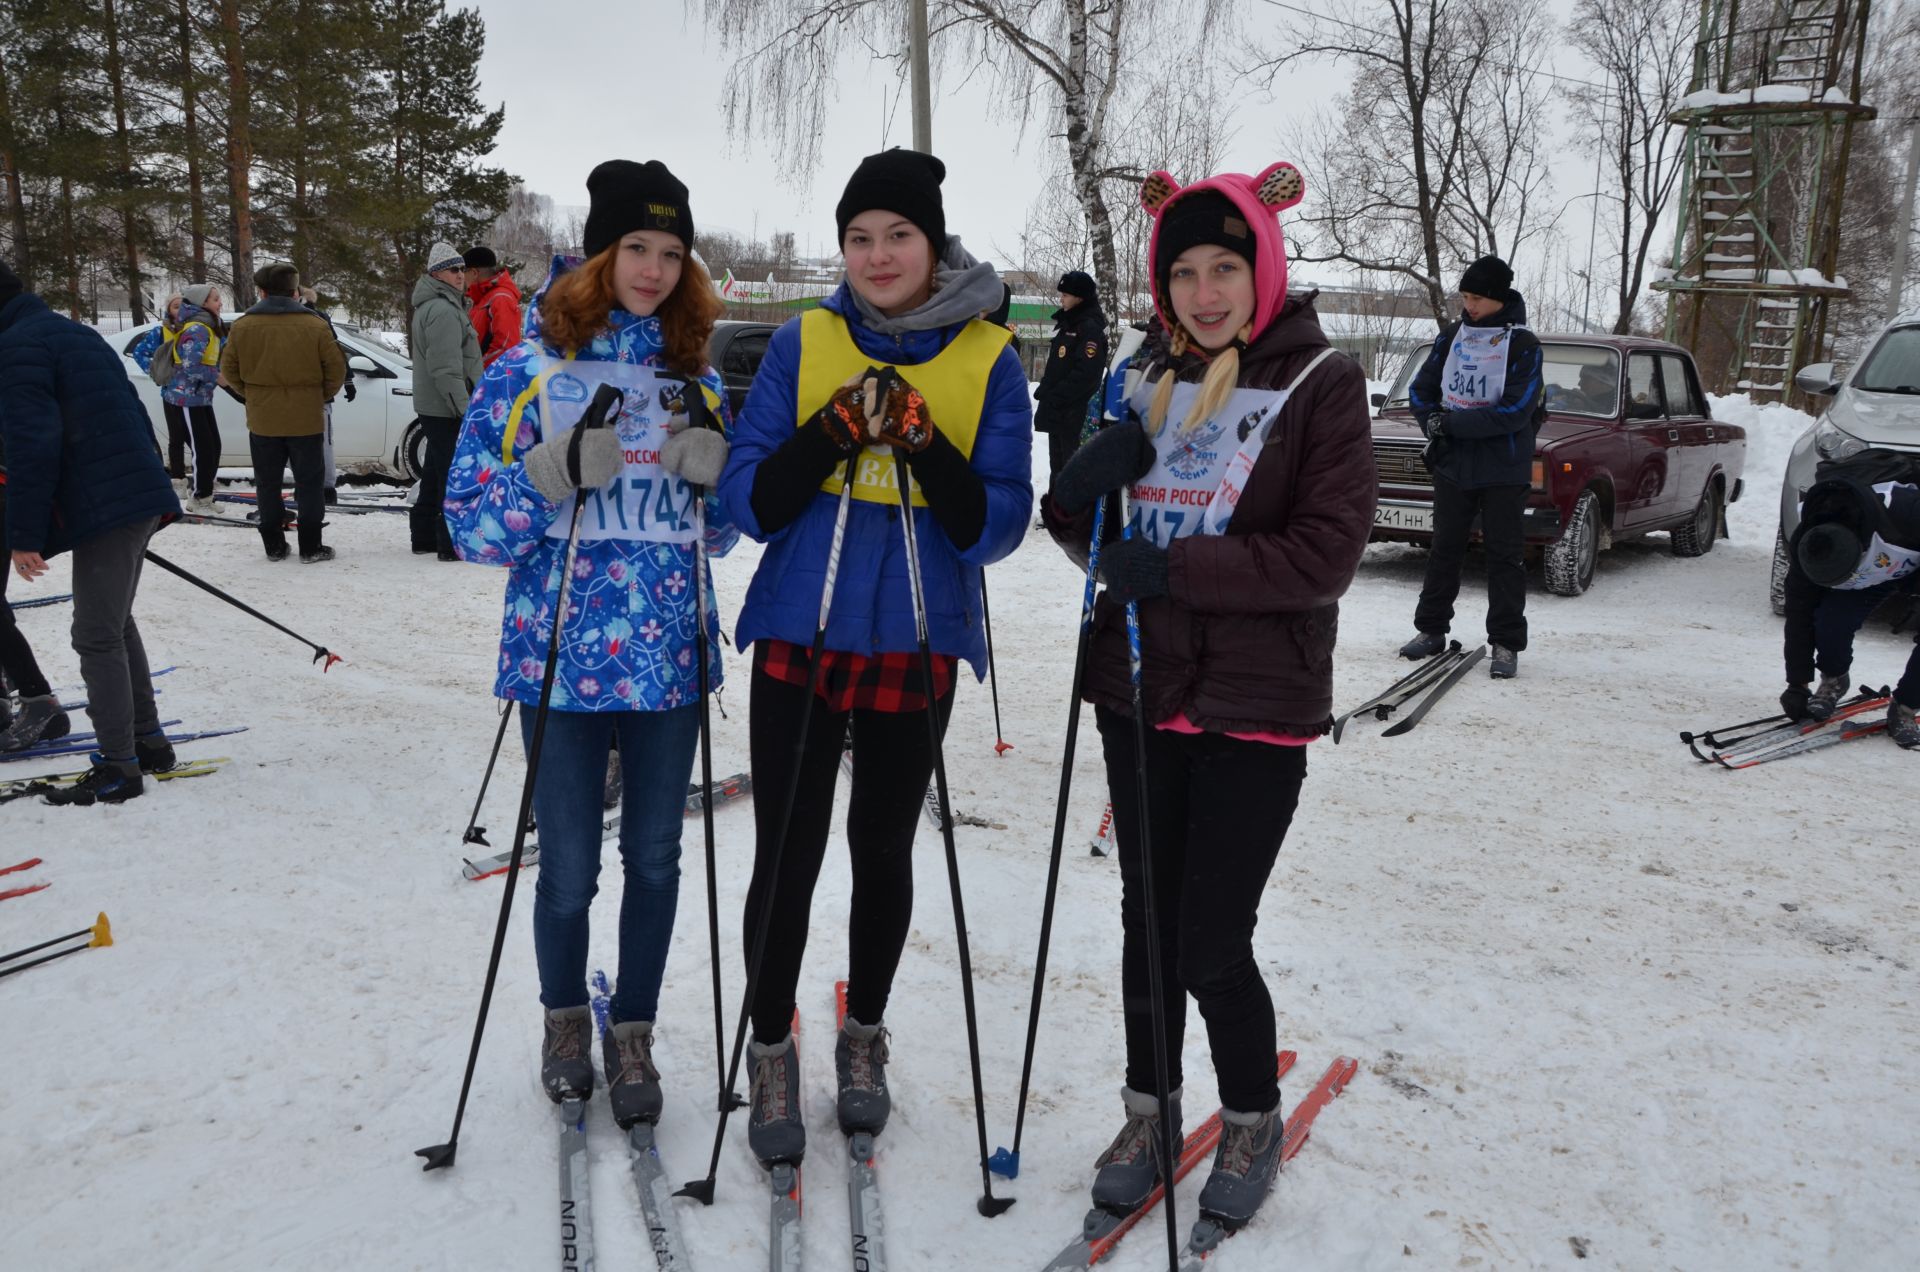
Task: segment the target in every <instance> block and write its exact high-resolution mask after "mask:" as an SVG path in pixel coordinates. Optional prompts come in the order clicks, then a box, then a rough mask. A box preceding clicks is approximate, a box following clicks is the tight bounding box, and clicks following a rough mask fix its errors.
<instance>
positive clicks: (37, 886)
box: [0, 883, 53, 901]
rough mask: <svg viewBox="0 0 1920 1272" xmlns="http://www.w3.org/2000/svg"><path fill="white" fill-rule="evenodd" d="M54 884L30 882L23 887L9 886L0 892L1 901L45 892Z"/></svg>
mask: <svg viewBox="0 0 1920 1272" xmlns="http://www.w3.org/2000/svg"><path fill="white" fill-rule="evenodd" d="M52 886H53V885H52V884H51V883H30V884H27V885H26V886H25V887H21V888H8V889H7V890H6V891H5V892H0V901H11V900H13V899H14V898H15V897H24V896H27V895H28V894H30V893H34V892H44V891H46V890H47V889H48V888H51V887H52Z"/></svg>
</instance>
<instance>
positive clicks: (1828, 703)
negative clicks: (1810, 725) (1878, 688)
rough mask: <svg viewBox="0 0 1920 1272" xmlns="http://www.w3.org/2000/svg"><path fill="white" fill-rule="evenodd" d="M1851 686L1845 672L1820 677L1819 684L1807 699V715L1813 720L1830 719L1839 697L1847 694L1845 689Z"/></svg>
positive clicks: (1851, 682)
mask: <svg viewBox="0 0 1920 1272" xmlns="http://www.w3.org/2000/svg"><path fill="white" fill-rule="evenodd" d="M1851 688H1853V681H1852V680H1851V679H1850V678H1849V677H1848V676H1847V673H1846V672H1844V671H1843V672H1841V673H1840V674H1839V675H1837V676H1822V677H1820V685H1819V687H1818V688H1816V689H1815V690H1814V691H1813V696H1812V697H1811V698H1808V699H1807V715H1809V716H1810V717H1812V718H1813V719H1815V720H1830V719H1832V718H1833V709H1834V708H1835V707H1837V706H1839V705H1840V699H1842V698H1844V697H1846V696H1847V690H1849V689H1851Z"/></svg>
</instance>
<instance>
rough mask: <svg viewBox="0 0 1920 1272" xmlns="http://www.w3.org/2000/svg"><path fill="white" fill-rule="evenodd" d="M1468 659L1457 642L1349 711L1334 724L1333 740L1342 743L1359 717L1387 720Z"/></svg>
mask: <svg viewBox="0 0 1920 1272" xmlns="http://www.w3.org/2000/svg"><path fill="white" fill-rule="evenodd" d="M1465 656H1466V655H1464V654H1462V653H1461V652H1460V642H1459V641H1457V640H1456V641H1453V642H1452V643H1450V644H1449V645H1448V646H1447V647H1446V648H1445V649H1444V650H1442V651H1441V652H1440V653H1438V654H1435V655H1434V656H1433V657H1431V658H1428V659H1426V660H1424V661H1423V662H1421V664H1420V665H1419V666H1418V667H1415V668H1414V669H1413V670H1412V671H1410V672H1408V673H1407V674H1406V675H1404V676H1402V677H1400V679H1398V680H1396V681H1394V682H1393V683H1392V684H1390V685H1388V686H1387V687H1386V688H1385V689H1382V690H1381V691H1380V692H1379V693H1377V694H1375V695H1374V696H1373V697H1371V698H1368V699H1367V700H1366V701H1365V702H1363V703H1361V704H1360V705H1359V706H1357V707H1355V708H1354V709H1353V710H1351V711H1349V712H1347V713H1346V714H1345V715H1343V716H1341V717H1340V718H1339V719H1338V720H1335V721H1334V722H1333V740H1334V742H1335V744H1336V745H1337V744H1338V743H1339V741H1340V734H1341V733H1342V732H1343V731H1344V730H1345V729H1346V727H1347V721H1349V720H1351V719H1353V717H1355V716H1357V715H1366V714H1368V713H1369V712H1371V713H1372V715H1373V718H1374V719H1376V720H1384V719H1386V718H1387V717H1388V716H1390V715H1392V714H1393V713H1394V709H1395V708H1397V707H1400V706H1402V705H1404V704H1405V703H1406V701H1407V699H1409V698H1411V697H1413V696H1414V695H1415V694H1417V693H1419V692H1420V691H1421V690H1422V689H1425V688H1426V687H1427V686H1428V685H1431V684H1432V683H1433V682H1434V681H1436V680H1438V679H1440V677H1442V676H1444V675H1445V674H1446V673H1447V672H1448V671H1450V670H1452V668H1453V666H1454V664H1456V663H1458V662H1459V661H1460V660H1461V659H1462V658H1464V657H1465Z"/></svg>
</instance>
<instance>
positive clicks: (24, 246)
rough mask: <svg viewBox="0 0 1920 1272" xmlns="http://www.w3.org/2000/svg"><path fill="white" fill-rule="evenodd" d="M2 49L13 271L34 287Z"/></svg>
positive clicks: (3, 166) (2, 124)
mask: <svg viewBox="0 0 1920 1272" xmlns="http://www.w3.org/2000/svg"><path fill="white" fill-rule="evenodd" d="M4 53H5V50H0V179H4V180H5V182H6V186H7V217H8V219H9V220H10V221H12V223H13V271H14V273H16V274H18V275H20V281H21V282H22V283H24V284H25V285H26V287H27V289H28V290H29V291H31V290H32V289H33V251H32V248H31V245H30V244H29V243H28V240H27V201H26V195H25V193H24V192H23V191H22V190H21V188H20V158H19V139H18V138H17V136H16V135H15V133H14V123H13V94H12V90H11V86H10V85H9V83H8V81H7V63H6V58H5V56H4Z"/></svg>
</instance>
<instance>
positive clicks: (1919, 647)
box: [1785, 562, 1920, 707]
mask: <svg viewBox="0 0 1920 1272" xmlns="http://www.w3.org/2000/svg"><path fill="white" fill-rule="evenodd" d="M1910 586H1911V583H1910V582H1909V581H1906V580H1901V581H1897V582H1893V583H1880V584H1876V585H1875V586H1873V587H1863V588H1856V589H1853V590H1850V591H1849V590H1842V589H1840V588H1827V587H1821V586H1820V585H1819V584H1818V583H1815V582H1814V581H1813V580H1812V579H1809V578H1808V577H1807V576H1806V575H1805V574H1803V573H1801V571H1800V566H1799V563H1798V562H1795V563H1794V564H1793V566H1792V567H1791V568H1790V569H1789V570H1788V571H1787V624H1786V633H1785V643H1786V655H1787V681H1788V683H1790V684H1796V685H1799V684H1810V683H1812V681H1813V676H1814V665H1815V663H1816V662H1817V663H1818V664H1819V672H1820V674H1821V675H1822V676H1844V675H1848V674H1850V673H1851V672H1852V670H1853V638H1854V636H1855V635H1856V634H1857V633H1858V632H1859V630H1860V629H1861V628H1862V627H1865V626H1866V625H1867V620H1868V619H1869V618H1871V617H1873V612H1874V610H1876V609H1878V608H1880V603H1881V602H1882V601H1884V600H1886V599H1887V598H1888V597H1889V596H1891V595H1893V594H1894V593H1896V592H1899V591H1902V590H1903V589H1906V588H1909V587H1910ZM1893 696H1894V697H1895V698H1897V699H1899V701H1900V704H1901V705H1902V706H1908V707H1920V635H1916V636H1915V637H1914V648H1913V652H1912V653H1910V654H1908V655H1907V666H1906V670H1905V672H1903V673H1902V674H1901V676H1900V683H1899V684H1897V685H1895V686H1894V689H1893Z"/></svg>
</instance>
